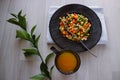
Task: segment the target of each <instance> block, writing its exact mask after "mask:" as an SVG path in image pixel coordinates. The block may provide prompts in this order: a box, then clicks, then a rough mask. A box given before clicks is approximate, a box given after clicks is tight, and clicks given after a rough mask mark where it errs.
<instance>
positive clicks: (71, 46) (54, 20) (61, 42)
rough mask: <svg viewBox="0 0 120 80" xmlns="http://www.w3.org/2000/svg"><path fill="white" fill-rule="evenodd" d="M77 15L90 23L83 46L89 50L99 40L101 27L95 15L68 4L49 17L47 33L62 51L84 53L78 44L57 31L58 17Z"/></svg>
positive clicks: (84, 7)
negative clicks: (88, 32)
mask: <svg viewBox="0 0 120 80" xmlns="http://www.w3.org/2000/svg"><path fill="white" fill-rule="evenodd" d="M74 12H75V13H78V14H82V15H84V16H85V17H87V18H88V20H89V21H90V23H91V29H90V36H89V37H88V39H87V40H86V41H83V42H84V44H85V45H86V46H87V47H88V48H89V49H91V48H93V47H94V46H95V45H96V44H97V43H98V41H99V40H100V37H101V33H102V27H101V22H100V19H99V18H98V16H97V15H96V13H95V12H94V11H93V10H91V9H90V8H88V7H86V6H84V5H80V4H69V5H65V6H63V7H61V8H59V9H58V10H57V11H56V12H55V13H54V14H53V15H52V17H51V20H50V23H49V31H50V34H51V37H52V39H53V41H54V42H55V43H56V44H57V45H58V46H59V47H60V48H62V49H67V50H73V51H75V52H82V51H86V49H85V48H84V47H83V46H82V45H81V44H80V43H78V42H75V41H71V40H69V39H67V38H65V37H63V36H62V34H61V33H60V30H59V22H60V20H59V17H62V16H65V15H66V13H74Z"/></svg>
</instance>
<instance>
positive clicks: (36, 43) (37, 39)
mask: <svg viewBox="0 0 120 80" xmlns="http://www.w3.org/2000/svg"><path fill="white" fill-rule="evenodd" d="M39 38H40V35H39V36H38V37H37V38H36V39H35V46H36V47H38V42H39Z"/></svg>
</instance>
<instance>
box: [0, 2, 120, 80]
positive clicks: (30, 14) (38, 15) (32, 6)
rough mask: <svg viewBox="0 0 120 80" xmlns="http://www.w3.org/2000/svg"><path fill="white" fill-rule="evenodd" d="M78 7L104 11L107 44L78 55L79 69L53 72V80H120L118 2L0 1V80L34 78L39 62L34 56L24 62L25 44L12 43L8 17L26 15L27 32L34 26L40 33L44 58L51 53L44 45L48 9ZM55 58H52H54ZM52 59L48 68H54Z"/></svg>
mask: <svg viewBox="0 0 120 80" xmlns="http://www.w3.org/2000/svg"><path fill="white" fill-rule="evenodd" d="M70 3H79V4H84V5H87V6H100V7H103V8H104V14H105V21H106V26H107V31H108V38H109V41H108V43H107V44H106V45H99V46H95V47H94V48H93V49H92V50H91V51H92V52H93V53H95V55H97V56H98V57H97V58H95V57H93V56H91V55H90V54H89V53H88V52H82V53H80V54H79V55H80V58H81V61H82V63H81V67H80V69H79V70H78V71H77V72H76V73H75V74H72V75H67V76H66V75H63V74H61V73H59V72H58V70H57V69H56V68H54V70H53V75H52V77H53V80H120V77H119V76H120V58H119V57H120V49H119V48H120V37H119V34H120V31H119V30H120V26H119V25H120V20H119V19H120V16H119V13H120V6H119V4H118V3H120V1H119V0H111V1H109V0H0V80H29V77H30V76H33V75H35V74H38V73H39V72H40V71H39V65H40V63H41V60H40V59H39V58H38V57H37V56H33V57H29V58H25V57H24V55H23V54H22V53H23V52H22V50H21V49H22V48H25V47H30V45H29V43H28V42H25V41H22V40H19V39H16V38H15V36H16V34H15V33H16V29H19V28H18V27H17V26H15V25H12V24H9V23H7V22H6V20H7V19H8V18H10V17H11V16H10V14H9V13H17V12H18V11H19V10H21V9H22V10H23V13H25V14H27V16H26V17H27V20H28V31H29V30H30V29H31V28H32V26H34V25H36V24H37V29H36V32H35V34H37V35H39V34H40V33H41V38H40V42H39V49H40V52H41V54H42V56H43V58H45V56H46V55H47V54H48V53H50V52H52V51H50V49H49V48H50V46H52V45H47V40H46V34H47V33H46V32H47V25H48V23H47V20H48V19H47V17H48V10H49V7H50V6H54V5H55V6H62V5H64V4H70ZM54 57H55V56H54ZM54 57H53V58H52V59H51V61H50V63H49V65H50V66H51V65H52V64H54Z"/></svg>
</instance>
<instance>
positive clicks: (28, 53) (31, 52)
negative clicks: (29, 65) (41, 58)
mask: <svg viewBox="0 0 120 80" xmlns="http://www.w3.org/2000/svg"><path fill="white" fill-rule="evenodd" d="M23 51H25V53H24V54H25V56H26V57H27V56H31V55H38V52H37V50H36V49H23Z"/></svg>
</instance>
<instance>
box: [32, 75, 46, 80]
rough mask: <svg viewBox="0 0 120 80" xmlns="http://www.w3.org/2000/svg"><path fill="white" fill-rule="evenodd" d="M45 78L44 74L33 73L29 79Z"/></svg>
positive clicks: (40, 79)
mask: <svg viewBox="0 0 120 80" xmlns="http://www.w3.org/2000/svg"><path fill="white" fill-rule="evenodd" d="M45 78H46V76H45V75H43V74H38V75H35V76H33V77H30V79H31V80H43V79H45Z"/></svg>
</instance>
